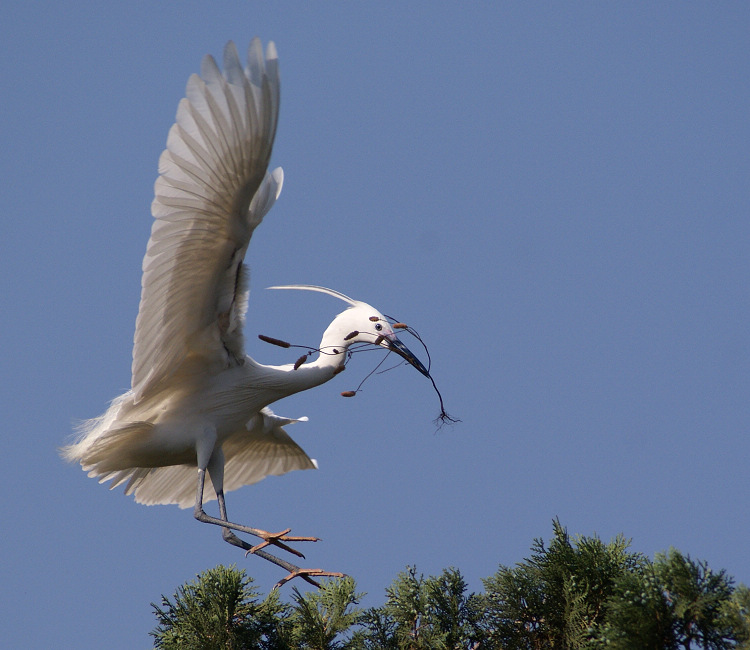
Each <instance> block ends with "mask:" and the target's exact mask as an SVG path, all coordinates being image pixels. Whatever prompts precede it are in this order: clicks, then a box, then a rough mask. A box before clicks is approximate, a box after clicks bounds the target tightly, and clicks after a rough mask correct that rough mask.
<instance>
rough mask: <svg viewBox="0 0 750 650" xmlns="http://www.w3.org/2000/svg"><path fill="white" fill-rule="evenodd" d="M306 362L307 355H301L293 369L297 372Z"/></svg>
mask: <svg viewBox="0 0 750 650" xmlns="http://www.w3.org/2000/svg"><path fill="white" fill-rule="evenodd" d="M306 360H307V355H306V354H303V355H302V356H301V357H300V358H299V359H297V360H296V361H295V362H294V369H295V370H297V369H298V368H299V367H300V366H301V365H302V364H303V363H305V361H306Z"/></svg>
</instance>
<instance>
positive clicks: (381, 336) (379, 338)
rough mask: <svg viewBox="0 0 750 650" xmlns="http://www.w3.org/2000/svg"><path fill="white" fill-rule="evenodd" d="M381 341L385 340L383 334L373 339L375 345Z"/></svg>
mask: <svg viewBox="0 0 750 650" xmlns="http://www.w3.org/2000/svg"><path fill="white" fill-rule="evenodd" d="M383 341H385V336H383V335H382V334H381V335H380V336H378V338H376V339H375V345H380V344H381V343H382V342H383Z"/></svg>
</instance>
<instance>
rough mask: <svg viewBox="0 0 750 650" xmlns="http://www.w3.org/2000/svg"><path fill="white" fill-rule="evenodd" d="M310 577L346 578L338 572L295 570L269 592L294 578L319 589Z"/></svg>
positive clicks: (317, 584) (318, 584)
mask: <svg viewBox="0 0 750 650" xmlns="http://www.w3.org/2000/svg"><path fill="white" fill-rule="evenodd" d="M312 576H315V577H316V578H320V577H326V578H346V577H347V576H346V574H345V573H341V572H339V571H324V570H323V569H295V570H294V571H292V572H290V573H289V575H287V576H286V577H284V578H282V579H281V580H279V581H278V582H277V583H276V584H275V585H274V586H273V589H272V590H271V591H273V590H274V589H278V588H279V587H281V586H282V585H284V584H286V583H287V582H289V581H290V580H293V579H294V578H302V579H303V580H305V581H306V582H309V583H310V584H311V585H314V586H316V587H318V589H320V583H318V582H316V581H315V580H313V579H312Z"/></svg>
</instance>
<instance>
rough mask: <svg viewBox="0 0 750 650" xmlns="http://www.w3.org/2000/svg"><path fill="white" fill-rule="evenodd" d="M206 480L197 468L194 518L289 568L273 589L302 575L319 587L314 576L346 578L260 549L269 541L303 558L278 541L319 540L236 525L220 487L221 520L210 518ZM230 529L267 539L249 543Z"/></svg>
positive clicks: (251, 551)
mask: <svg viewBox="0 0 750 650" xmlns="http://www.w3.org/2000/svg"><path fill="white" fill-rule="evenodd" d="M205 479H206V471H205V470H203V469H199V470H198V489H197V491H196V495H195V509H194V512H193V514H194V515H195V518H196V519H197V520H198V521H202V522H204V523H208V524H215V525H217V526H221V527H222V537H223V539H224V541H226V542H229V543H230V544H232V545H234V546H239V547H240V548H242V549H244V550H245V551H247V553H246V555H247V554H248V553H253V554H254V555H257V556H258V557H262V558H263V559H264V560H268V561H269V562H272V563H273V564H275V565H276V566H279V567H281V568H282V569H285V570H286V571H289V575H287V576H286V577H284V578H282V579H281V580H279V581H278V582H277V583H276V584H275V585H274V586H273V588H274V589H278V588H279V587H281V585H283V584H285V583H287V582H289V581H290V580H291V579H293V578H296V577H300V578H302V579H303V580H305V581H306V582H309V583H310V584H311V585H314V586H316V587H320V584H319V583H318V582H316V581H315V580H313V579H312V576H315V577H323V576H327V577H331V578H343V577H344V575H345V574H343V573H340V572H338V571H324V570H323V569H302V568H300V567H298V566H297V565H295V564H292V563H291V562H287V561H286V560H282V559H281V558H279V557H276V556H275V555H271V554H270V553H267V552H266V551H263V550H261V549H262V548H263V547H264V546H268V545H269V544H274V545H276V546H279V547H281V548H283V549H284V550H287V551H289V552H290V553H294V554H295V555H299V556H300V557H304V555H302V553H300V552H299V551H297V550H295V549H293V548H290V547H289V546H287V545H286V544H282V543H281V542H280V541H279V540H281V539H283V540H284V541H317V538H316V537H288V536H287V535H286V533H287V532H288V531H289V529H287V530H286V531H283V532H281V533H276V534H274V533H268V532H266V531H264V530H260V529H257V528H250V527H249V526H240V525H239V524H233V523H231V522H230V521H228V519H227V507H226V502H225V501H224V490H221V489H220V490H217V491H216V497H217V500H218V502H219V515H220V517H221V519H216V518H215V517H210V516H209V515H207V514H206V513H205V511H204V510H203V486H204V484H205ZM231 529H234V530H238V531H240V532H243V533H249V534H251V535H255V536H257V537H261V538H263V539H264V542H262V543H261V544H258V545H257V546H252V545H250V544H248V543H247V542H246V541H244V540H242V539H240V538H239V537H237V535H235V534H234V533H233V532H232V530H231Z"/></svg>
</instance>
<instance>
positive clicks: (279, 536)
mask: <svg viewBox="0 0 750 650" xmlns="http://www.w3.org/2000/svg"><path fill="white" fill-rule="evenodd" d="M291 530H292V529H291V528H287V529H285V530H282V531H281V532H280V533H269V532H268V531H265V530H258V531H256V533H255V534H256V535H257V536H258V537H260V538H261V539H262V540H263V541H262V542H261V543H260V544H256V545H255V546H253V547H252V548H251V549H248V551H247V553H245V557H247V556H248V555H249V554H250V553H255V552H256V551H259V550H260V549H262V548H265V547H266V546H269V545H273V546H278V547H279V548H283V549H284V550H285V551H288V552H289V553H292V554H293V555H296V556H297V557H301V558H304V557H305V556H304V555H303V554H302V553H300V552H299V551H298V550H297V549H294V548H292V547H291V546H287V545H286V544H284V543H283V542H318V541H320V538H319V537H298V536H296V535H287V533H289V532H290V531H291ZM284 582H286V580H285V581H284ZM282 584H283V583H282Z"/></svg>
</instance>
